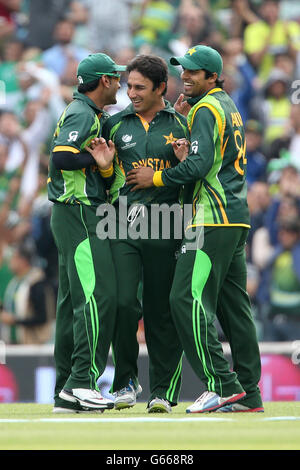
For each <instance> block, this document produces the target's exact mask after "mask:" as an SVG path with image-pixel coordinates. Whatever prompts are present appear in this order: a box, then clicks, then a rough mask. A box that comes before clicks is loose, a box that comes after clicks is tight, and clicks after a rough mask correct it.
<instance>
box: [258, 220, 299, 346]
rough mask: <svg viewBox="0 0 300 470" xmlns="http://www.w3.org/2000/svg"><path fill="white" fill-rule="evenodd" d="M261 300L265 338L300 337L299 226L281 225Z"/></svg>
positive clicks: (264, 275) (263, 280) (288, 222)
mask: <svg viewBox="0 0 300 470" xmlns="http://www.w3.org/2000/svg"><path fill="white" fill-rule="evenodd" d="M258 299H259V302H260V304H261V311H262V314H263V317H264V320H265V325H264V340H265V341H291V340H295V339H299V338H300V225H299V213H298V217H297V218H292V219H290V220H286V221H284V222H282V223H281V224H280V227H279V233H278V244H277V245H276V247H275V250H274V254H273V256H272V258H271V259H270V261H269V263H268V264H267V266H266V267H265V269H264V270H263V272H262V277H261V286H260V289H259V294H258Z"/></svg>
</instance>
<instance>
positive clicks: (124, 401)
mask: <svg viewBox="0 0 300 470" xmlns="http://www.w3.org/2000/svg"><path fill="white" fill-rule="evenodd" d="M142 391H143V389H142V387H141V386H140V385H138V386H137V387H135V386H134V383H133V381H132V380H131V379H130V380H129V384H128V385H127V387H124V388H122V389H121V390H118V391H117V392H115V393H114V396H115V405H114V406H115V409H116V410H123V409H124V408H131V407H132V406H134V405H135V404H136V399H137V398H138V397H139V396H140V395H141V393H142Z"/></svg>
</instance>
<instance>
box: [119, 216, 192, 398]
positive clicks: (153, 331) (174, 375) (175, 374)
mask: <svg viewBox="0 0 300 470" xmlns="http://www.w3.org/2000/svg"><path fill="white" fill-rule="evenodd" d="M150 226H151V221H150V220H149V227H150ZM180 244H181V240H176V239H172V236H171V239H170V238H169V239H161V238H159V239H151V238H150V237H149V238H147V237H146V238H142V237H141V238H139V239H131V238H130V236H128V237H127V238H126V239H120V238H117V239H115V240H112V241H111V246H112V252H113V258H114V263H115V267H116V275H117V285H118V307H117V320H116V328H115V333H114V337H113V343H112V345H113V348H112V349H113V358H114V363H115V377H114V382H113V387H112V391H113V392H115V391H117V390H121V389H122V388H124V387H126V386H127V385H128V382H129V380H130V379H132V380H133V382H134V384H135V386H137V384H138V367H137V359H138V354H139V344H138V341H137V330H138V322H139V320H140V318H141V317H143V320H144V329H145V340H146V344H147V350H148V357H149V383H150V396H149V402H150V401H151V400H152V399H153V398H155V397H158V398H163V399H167V400H169V402H170V403H171V404H172V405H173V406H174V405H176V404H177V401H178V396H179V393H180V387H181V370H182V354H183V350H182V346H181V343H180V340H179V337H178V334H177V332H176V328H175V325H174V323H173V320H172V317H171V312H170V303H169V296H170V290H171V286H172V280H173V275H174V270H175V264H176V254H177V250H178V249H179V247H180ZM141 281H142V286H143V293H142V302H141V301H140V300H139V298H138V289H139V285H140V282H141Z"/></svg>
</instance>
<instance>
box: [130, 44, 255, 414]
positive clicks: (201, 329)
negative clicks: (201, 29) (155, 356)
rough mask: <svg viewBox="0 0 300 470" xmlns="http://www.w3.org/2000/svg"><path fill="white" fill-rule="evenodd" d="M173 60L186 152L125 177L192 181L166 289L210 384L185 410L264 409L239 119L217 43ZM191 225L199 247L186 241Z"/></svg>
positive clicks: (144, 182)
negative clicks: (226, 347) (184, 111)
mask: <svg viewBox="0 0 300 470" xmlns="http://www.w3.org/2000/svg"><path fill="white" fill-rule="evenodd" d="M171 63H172V64H173V65H181V66H182V67H183V72H182V75H181V78H182V80H183V83H184V95H185V96H186V97H187V98H188V104H189V105H190V111H189V113H188V116H187V119H188V126H189V129H190V142H191V144H190V150H189V153H188V155H187V156H186V158H185V159H182V161H181V162H180V163H179V164H178V165H177V166H176V167H174V168H168V169H164V170H162V171H155V172H154V171H152V170H151V169H149V168H147V169H146V168H141V169H136V170H132V172H130V174H129V175H128V178H127V181H128V184H131V185H132V184H134V188H133V189H136V190H140V189H141V188H147V187H149V186H150V187H151V186H152V185H154V186H156V187H166V188H173V187H176V186H177V185H182V184H186V183H191V182H193V184H194V192H193V198H192V200H191V201H190V202H191V203H192V205H193V210H194V212H193V218H192V220H191V223H190V225H189V226H188V227H187V229H186V234H185V239H184V241H183V244H182V248H181V254H180V256H179V258H178V261H177V266H176V271H175V276H174V282H173V286H172V291H171V295H170V303H171V310H172V315H173V318H174V321H175V324H176V326H177V331H178V333H179V336H180V338H181V341H182V344H183V348H184V352H185V354H186V357H187V359H188V361H189V363H190V364H191V366H192V368H193V370H194V371H195V373H196V374H197V375H198V377H199V379H200V380H201V381H202V382H203V383H204V384H205V386H206V391H205V392H204V393H203V394H202V395H201V396H200V397H199V398H198V399H197V400H196V401H195V403H194V404H193V405H191V406H190V407H189V408H188V409H187V410H186V411H187V412H188V413H203V412H207V411H215V410H218V411H224V412H225V411H239V412H240V411H248V412H249V411H250V412H251V411H263V406H262V401H261V395H260V391H259V388H258V383H259V380H260V372H261V364H260V354H259V347H258V341H257V336H256V328H255V324H254V322H253V319H252V315H251V306H250V301H249V297H248V294H247V291H246V280H247V270H246V261H245V244H246V240H247V235H248V230H249V212H248V207H247V190H246V182H245V171H246V163H247V162H246V156H245V149H246V143H245V136H244V127H243V123H242V119H241V116H240V114H239V112H238V110H237V108H236V106H235V105H234V103H233V101H232V99H231V98H230V97H229V96H228V95H227V94H226V93H225V92H224V91H223V89H222V81H221V80H220V75H221V73H222V66H223V63H222V58H221V56H220V54H219V53H218V52H217V51H216V50H214V49H212V48H210V47H207V46H203V45H198V46H195V47H192V48H191V49H189V50H188V51H187V53H186V54H185V55H184V57H178V58H171ZM181 105H182V106H183V103H181ZM174 149H175V151H176V143H174ZM191 232H194V234H195V237H196V240H197V245H196V249H195V246H193V249H189V247H191V238H192V237H191ZM216 316H217V318H218V319H219V321H220V324H221V326H222V329H223V331H224V333H225V335H226V337H227V339H228V341H229V344H230V347H231V352H232V360H233V371H232V370H231V369H230V366H229V363H228V361H227V360H226V359H225V357H224V354H223V350H222V345H221V343H220V342H219V339H218V335H217V330H216V327H215V325H214V321H215V319H216Z"/></svg>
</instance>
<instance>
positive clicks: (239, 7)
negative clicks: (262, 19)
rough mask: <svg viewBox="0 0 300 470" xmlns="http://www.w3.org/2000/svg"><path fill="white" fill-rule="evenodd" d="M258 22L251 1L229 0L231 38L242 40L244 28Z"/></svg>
mask: <svg viewBox="0 0 300 470" xmlns="http://www.w3.org/2000/svg"><path fill="white" fill-rule="evenodd" d="M258 20H259V17H258V16H257V14H256V12H255V10H254V8H253V7H252V3H251V1H250V2H249V1H248V0H231V18H230V29H229V35H230V37H232V38H243V36H244V31H245V28H246V26H248V25H250V24H253V23H255V22H257V21H258Z"/></svg>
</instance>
